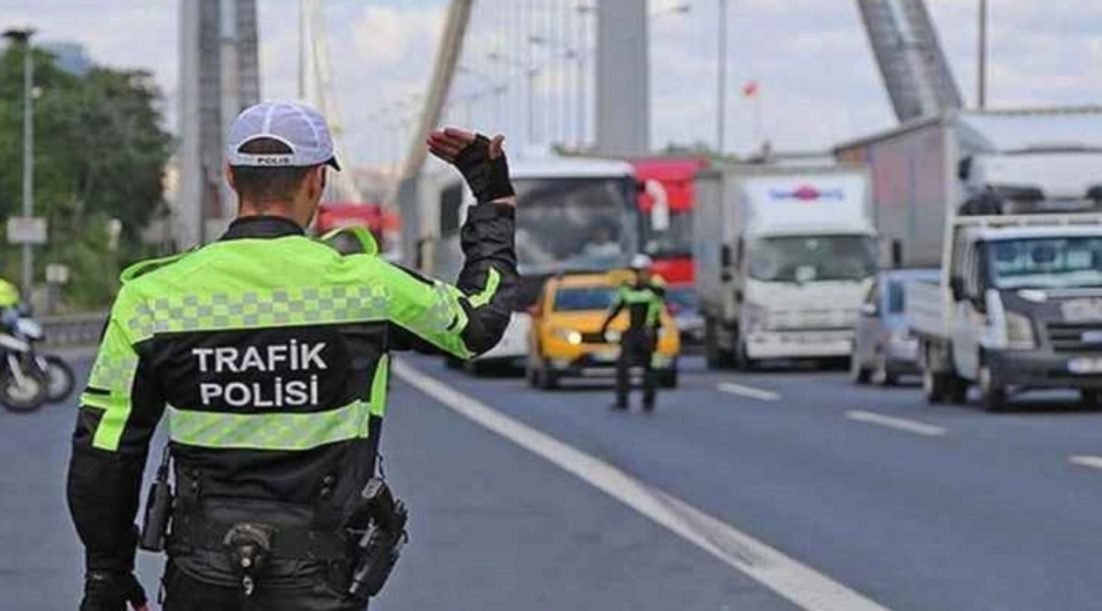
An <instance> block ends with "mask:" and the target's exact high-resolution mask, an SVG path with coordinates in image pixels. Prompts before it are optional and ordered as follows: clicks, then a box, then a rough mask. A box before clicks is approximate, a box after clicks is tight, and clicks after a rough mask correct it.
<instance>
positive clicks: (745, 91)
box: [742, 81, 761, 98]
mask: <svg viewBox="0 0 1102 611" xmlns="http://www.w3.org/2000/svg"><path fill="white" fill-rule="evenodd" d="M760 88H761V86H760V85H759V84H758V82H757V81H747V82H746V84H744V85H743V86H742V97H744V98H752V97H755V96H757V95H758V90H759V89H760Z"/></svg>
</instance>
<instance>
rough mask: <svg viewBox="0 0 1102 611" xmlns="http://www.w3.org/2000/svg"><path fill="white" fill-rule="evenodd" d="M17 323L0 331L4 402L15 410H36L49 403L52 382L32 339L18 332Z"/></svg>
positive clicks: (0, 378)
mask: <svg viewBox="0 0 1102 611" xmlns="http://www.w3.org/2000/svg"><path fill="white" fill-rule="evenodd" d="M17 326H18V325H17V324H12V325H5V329H4V330H3V332H0V355H2V356H3V361H2V363H3V369H2V370H0V403H3V404H4V407H6V408H7V409H8V410H10V411H13V412H33V411H34V410H36V409H38V408H40V407H42V405H43V404H45V403H46V399H47V396H48V392H49V386H50V382H49V379H48V377H47V375H48V374H47V373H46V370H45V369H42V368H41V367H40V366H39V364H38V361H37V360H36V359H35V358H34V352H33V351H32V349H31V343H30V342H29V341H27V340H25V339H21V338H19V337H18V336H17V335H16V330H15V327H17Z"/></svg>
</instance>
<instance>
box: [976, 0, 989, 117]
mask: <svg viewBox="0 0 1102 611" xmlns="http://www.w3.org/2000/svg"><path fill="white" fill-rule="evenodd" d="M979 21H980V23H979V52H978V54H977V55H978V57H977V62H978V63H979V66H978V67H977V70H976V105H977V106H979V109H980V110H983V109H985V108H986V107H987V0H980V11H979Z"/></svg>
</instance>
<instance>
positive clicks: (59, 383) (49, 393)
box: [15, 310, 76, 403]
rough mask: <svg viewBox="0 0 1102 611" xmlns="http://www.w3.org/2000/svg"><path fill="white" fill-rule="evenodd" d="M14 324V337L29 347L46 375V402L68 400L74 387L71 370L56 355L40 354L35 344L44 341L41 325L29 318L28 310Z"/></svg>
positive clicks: (74, 379)
mask: <svg viewBox="0 0 1102 611" xmlns="http://www.w3.org/2000/svg"><path fill="white" fill-rule="evenodd" d="M20 314H21V315H20V317H19V318H18V319H17V320H16V322H15V335H16V337H18V338H20V339H23V340H24V341H26V342H27V343H29V344H30V346H31V355H32V357H33V359H34V362H35V365H37V366H38V369H39V370H41V371H43V372H45V373H46V378H47V380H49V385H48V387H47V389H46V401H47V402H49V403H60V402H62V401H64V400H66V399H68V398H69V395H71V394H72V393H73V388H74V387H75V386H76V376H75V375H74V374H73V368H72V367H70V366H69V364H68V363H66V362H65V360H64V359H62V358H61V357H60V356H58V355H56V354H40V353H39V352H38V350H36V349H35V344H36V343H38V342H41V341H44V340H45V339H46V333H45V331H44V330H43V329H42V325H41V324H39V323H38V321H36V320H34V319H33V318H31V316H30V311H29V310H24V311H22V312H21V313H20Z"/></svg>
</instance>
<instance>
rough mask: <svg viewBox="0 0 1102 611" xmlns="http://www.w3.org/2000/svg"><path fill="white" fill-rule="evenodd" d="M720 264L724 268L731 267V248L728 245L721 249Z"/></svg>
mask: <svg viewBox="0 0 1102 611" xmlns="http://www.w3.org/2000/svg"><path fill="white" fill-rule="evenodd" d="M719 264H720V265H721V266H723V267H731V247H730V246H728V245H726V244H724V245H723V246H721V247H720V248H719Z"/></svg>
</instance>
